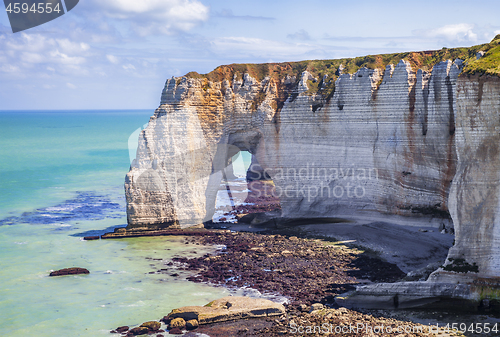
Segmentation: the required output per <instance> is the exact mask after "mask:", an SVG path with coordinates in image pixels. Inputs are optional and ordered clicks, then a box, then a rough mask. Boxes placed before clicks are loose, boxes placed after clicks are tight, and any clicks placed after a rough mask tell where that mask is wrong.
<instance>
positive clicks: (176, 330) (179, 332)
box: [168, 328, 182, 335]
mask: <svg viewBox="0 0 500 337" xmlns="http://www.w3.org/2000/svg"><path fill="white" fill-rule="evenodd" d="M168 333H169V334H171V335H182V330H181V329H179V328H172V329H170V330H169V331H168Z"/></svg>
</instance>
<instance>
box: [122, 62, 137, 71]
mask: <svg viewBox="0 0 500 337" xmlns="http://www.w3.org/2000/svg"><path fill="white" fill-rule="evenodd" d="M123 69H125V70H135V67H134V66H133V65H132V64H130V63H129V64H127V65H124V66H123Z"/></svg>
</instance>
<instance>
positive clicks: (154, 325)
mask: <svg viewBox="0 0 500 337" xmlns="http://www.w3.org/2000/svg"><path fill="white" fill-rule="evenodd" d="M141 327H145V328H148V329H149V330H150V331H158V330H160V327H161V323H160V322H156V321H150V322H145V323H142V324H141Z"/></svg>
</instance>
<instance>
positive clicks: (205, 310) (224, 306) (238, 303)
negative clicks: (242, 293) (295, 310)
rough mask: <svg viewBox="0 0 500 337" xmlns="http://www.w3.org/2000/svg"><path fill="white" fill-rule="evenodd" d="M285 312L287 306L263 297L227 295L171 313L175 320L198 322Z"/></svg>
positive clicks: (222, 320) (206, 322)
mask: <svg viewBox="0 0 500 337" xmlns="http://www.w3.org/2000/svg"><path fill="white" fill-rule="evenodd" d="M283 314H285V307H284V306H283V305H282V304H279V303H275V302H272V301H269V300H266V299H261V298H250V297H239V296H227V297H223V298H221V299H218V300H215V301H212V302H210V303H208V304H206V305H205V306H203V307H200V306H189V307H182V308H179V309H174V310H172V312H171V313H170V314H169V316H170V317H171V318H173V320H172V321H171V322H170V325H171V326H172V322H173V321H174V320H175V319H177V318H182V319H184V320H187V321H190V320H197V321H198V324H200V325H202V324H208V323H217V322H224V321H230V320H237V319H242V318H254V317H268V316H277V315H283Z"/></svg>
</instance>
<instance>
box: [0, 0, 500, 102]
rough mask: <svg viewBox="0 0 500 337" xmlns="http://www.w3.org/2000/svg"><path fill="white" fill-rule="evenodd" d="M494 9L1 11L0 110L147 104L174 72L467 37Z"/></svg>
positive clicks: (341, 5) (169, 4)
mask: <svg viewBox="0 0 500 337" xmlns="http://www.w3.org/2000/svg"><path fill="white" fill-rule="evenodd" d="M499 13H500V1H498V0H491V1H490V0H488V1H482V0H477V1H475V2H474V1H470V0H467V1H462V0H453V1H449V0H439V1H436V0H433V1H429V0H421V1H404V0H399V1H373V0H370V1H364V0H349V1H346V0H343V1H337V0H330V1H316V0H309V1H295V0H288V1H282V0H273V1H270V0H265V1H264V0H252V1H238V0H232V1H222V0H80V2H79V4H78V5H77V6H76V7H75V8H74V9H73V10H71V11H70V12H68V13H67V14H65V15H63V16H61V17H59V18H57V19H55V20H53V21H51V22H48V23H46V24H43V25H41V26H38V27H35V28H32V29H29V30H25V31H23V32H18V33H12V30H11V28H10V25H9V21H8V17H7V13H6V12H4V11H0V110H23V109H40V110H59V109H152V110H153V109H155V108H156V107H157V106H158V104H159V102H160V95H161V91H162V89H163V86H164V84H165V81H166V79H168V78H171V77H172V76H182V75H184V74H186V73H188V72H190V71H197V72H198V73H207V72H210V71H211V70H213V69H214V68H216V67H217V66H219V65H222V64H231V63H264V62H285V61H300V60H311V59H335V58H343V57H355V56H363V55H369V54H380V53H394V52H404V51H419V50H434V49H441V48H442V47H449V48H450V47H463V46H472V45H476V44H481V43H486V42H489V41H491V40H492V39H493V37H494V36H495V35H496V34H500V16H499Z"/></svg>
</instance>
